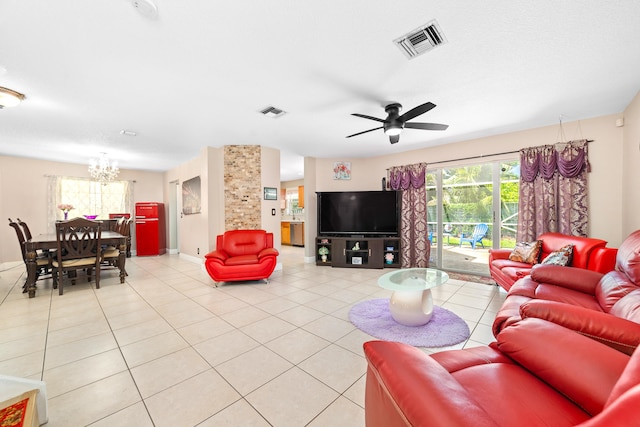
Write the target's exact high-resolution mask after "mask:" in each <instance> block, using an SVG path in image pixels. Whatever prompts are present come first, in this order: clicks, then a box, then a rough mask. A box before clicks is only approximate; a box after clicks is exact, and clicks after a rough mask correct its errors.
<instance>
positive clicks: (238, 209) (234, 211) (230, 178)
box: [224, 145, 262, 230]
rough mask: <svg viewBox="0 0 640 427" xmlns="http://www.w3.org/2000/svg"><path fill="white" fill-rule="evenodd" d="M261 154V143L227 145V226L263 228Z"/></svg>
mask: <svg viewBox="0 0 640 427" xmlns="http://www.w3.org/2000/svg"><path fill="white" fill-rule="evenodd" d="M261 154H262V153H261V149H260V146H259V145H226V146H225V147H224V206H225V208H224V222H225V230H236V229H260V228H262V223H261V206H262V205H261V203H262V188H260V185H261V184H260V183H261V176H262V171H261V167H260V164H261V163H260V160H261Z"/></svg>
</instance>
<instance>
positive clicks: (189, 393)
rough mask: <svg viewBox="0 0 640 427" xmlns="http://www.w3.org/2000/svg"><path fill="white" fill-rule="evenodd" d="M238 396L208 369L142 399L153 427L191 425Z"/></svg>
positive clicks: (227, 404) (209, 415) (232, 401)
mask: <svg viewBox="0 0 640 427" xmlns="http://www.w3.org/2000/svg"><path fill="white" fill-rule="evenodd" d="M238 399H240V395H239V394H238V393H237V392H236V391H235V390H233V388H232V387H231V386H230V385H229V384H227V383H226V381H224V380H223V379H222V377H220V375H218V374H217V373H216V372H215V371H214V370H212V369H209V370H208V371H205V372H203V373H201V374H199V375H197V376H195V377H192V378H189V379H188V380H186V381H183V382H181V383H179V384H177V385H175V386H173V387H171V388H169V389H167V390H164V391H163V392H160V393H158V394H155V395H154V396H152V397H150V398H149V399H146V403H147V408H148V409H149V412H150V413H151V418H152V419H153V422H154V424H155V426H157V427H164V426H168V427H176V426H195V425H197V424H199V423H201V422H202V421H204V420H206V419H208V418H209V417H211V416H212V415H214V414H216V413H217V412H219V411H220V410H222V409H223V408H226V407H227V406H229V405H231V404H232V403H234V402H236V401H237V400H238Z"/></svg>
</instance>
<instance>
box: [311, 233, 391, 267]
mask: <svg viewBox="0 0 640 427" xmlns="http://www.w3.org/2000/svg"><path fill="white" fill-rule="evenodd" d="M315 250H316V265H320V266H327V267H343V268H345V267H346V268H399V267H400V261H401V259H400V238H399V237H360V236H350V237H329V236H318V237H316V245H315Z"/></svg>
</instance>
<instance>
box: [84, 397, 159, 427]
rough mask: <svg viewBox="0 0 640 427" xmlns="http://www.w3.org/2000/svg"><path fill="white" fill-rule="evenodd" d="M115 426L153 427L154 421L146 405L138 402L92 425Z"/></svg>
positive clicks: (99, 426) (100, 426)
mask: <svg viewBox="0 0 640 427" xmlns="http://www.w3.org/2000/svg"><path fill="white" fill-rule="evenodd" d="M114 426H135V427H153V421H151V417H150V416H149V413H148V412H147V408H145V406H144V404H143V403H142V402H138V403H135V404H133V405H131V406H129V407H127V408H124V409H122V410H121V411H118V412H116V413H114V414H112V415H109V416H108V417H105V418H102V419H101V420H98V421H97V422H95V423H93V424H91V427H114Z"/></svg>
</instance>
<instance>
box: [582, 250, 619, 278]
mask: <svg viewBox="0 0 640 427" xmlns="http://www.w3.org/2000/svg"><path fill="white" fill-rule="evenodd" d="M617 255H618V249H617V248H594V249H593V251H591V256H590V257H589V264H588V265H587V268H588V269H589V270H591V271H597V272H598V273H602V274H606V273H608V272H610V271H613V270H615V269H616V256H617Z"/></svg>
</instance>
